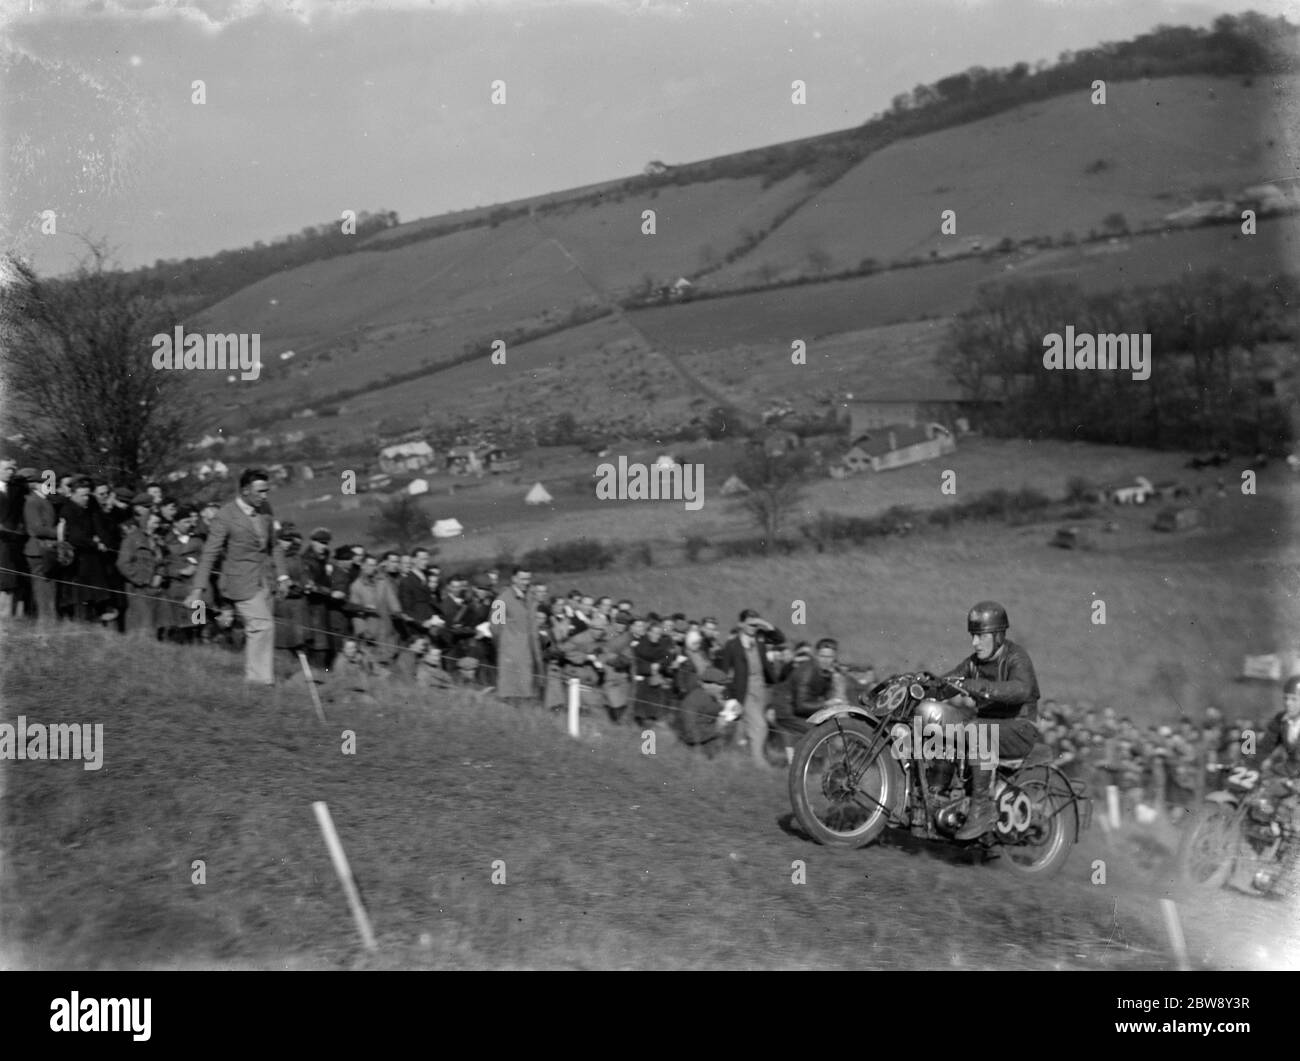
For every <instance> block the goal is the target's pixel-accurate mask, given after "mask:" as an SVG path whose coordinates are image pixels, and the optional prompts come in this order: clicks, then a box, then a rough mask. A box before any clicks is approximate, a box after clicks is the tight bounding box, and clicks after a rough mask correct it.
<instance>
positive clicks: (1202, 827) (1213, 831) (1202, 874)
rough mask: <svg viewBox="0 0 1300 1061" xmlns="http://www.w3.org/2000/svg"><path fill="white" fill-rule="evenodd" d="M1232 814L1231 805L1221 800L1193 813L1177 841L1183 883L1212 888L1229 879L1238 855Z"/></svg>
mask: <svg viewBox="0 0 1300 1061" xmlns="http://www.w3.org/2000/svg"><path fill="white" fill-rule="evenodd" d="M1233 816H1234V812H1233V811H1232V810H1231V809H1230V808H1228V807H1224V806H1223V805H1222V804H1219V803H1206V804H1204V805H1202V806H1201V807H1199V808H1197V809H1196V810H1195V811H1193V812H1192V816H1191V817H1190V818H1189V819H1188V820H1187V822H1186V823H1185V824H1184V826H1183V836H1182V839H1181V840H1180V841H1179V843H1178V876H1179V878H1180V879H1181V880H1182V882H1183V883H1184V884H1190V885H1192V886H1193V887H1195V888H1203V889H1205V890H1206V891H1211V890H1213V889H1216V888H1222V887H1223V886H1224V885H1225V884H1226V883H1227V882H1228V880H1229V878H1230V877H1231V876H1232V871H1233V869H1234V867H1235V866H1236V864H1237V857H1238V841H1239V838H1238V836H1237V834H1236V830H1235V829H1234V828H1233V825H1232V819H1233Z"/></svg>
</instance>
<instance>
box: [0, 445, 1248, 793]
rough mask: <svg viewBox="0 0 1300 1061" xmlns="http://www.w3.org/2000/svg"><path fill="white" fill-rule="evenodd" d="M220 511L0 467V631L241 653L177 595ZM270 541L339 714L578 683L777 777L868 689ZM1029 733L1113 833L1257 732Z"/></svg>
mask: <svg viewBox="0 0 1300 1061" xmlns="http://www.w3.org/2000/svg"><path fill="white" fill-rule="evenodd" d="M250 475H251V476H253V478H254V479H258V475H259V473H255V472H250V473H245V477H244V478H245V479H246V480H247V479H249V476H250ZM264 479H265V476H264V475H261V476H260V479H258V481H259V482H260V481H261V480H264ZM241 485H242V482H241ZM218 511H219V506H218V505H216V504H215V503H211V504H207V505H204V506H202V507H198V506H195V505H190V504H184V503H181V502H179V501H178V500H177V499H175V498H173V497H169V496H167V495H166V493H165V492H164V490H163V488H162V487H161V486H160V485H159V484H157V483H149V484H147V485H146V486H145V487H144V489H143V490H141V491H140V492H139V493H136V494H133V495H132V496H130V497H129V498H128V497H125V496H123V494H122V492H121V491H119V490H116V489H114V488H113V487H112V486H111V485H109V484H107V483H103V482H95V481H93V480H91V479H90V478H89V477H86V476H65V477H63V478H62V479H60V480H58V481H57V483H55V482H54V481H53V480H52V479H51V478H50V477H49V476H48V475H47V476H42V475H40V474H39V473H38V472H37V471H36V470H35V469H33V468H23V469H17V468H16V466H15V464H14V462H13V461H12V460H4V459H0V616H3V617H11V616H24V615H25V616H27V617H30V618H33V619H35V620H36V621H38V622H55V621H60V620H68V621H76V622H82V623H93V624H99V625H102V626H105V627H110V628H113V629H116V630H119V631H121V632H123V633H127V634H132V635H134V636H140V637H146V638H150V639H158V640H166V641H173V642H181V643H204V644H215V645H220V646H225V647H228V648H231V649H240V648H242V647H243V643H244V637H245V631H244V629H243V622H242V620H241V618H240V616H239V614H238V610H237V609H236V608H235V607H234V606H233V603H234V602H231V601H226V600H223V599H222V597H221V594H220V591H219V588H218V577H217V576H218V571H215V570H214V571H213V574H212V577H211V579H210V580H207V581H208V584H207V585H206V586H205V587H203V588H204V589H205V594H204V596H205V598H206V600H210V601H211V602H212V606H211V607H208V606H206V602H205V604H204V606H202V607H196V605H195V603H194V597H193V595H192V591H193V590H194V589H195V585H194V583H195V575H196V572H197V571H198V570H199V568H200V559H201V556H202V553H203V549H204V544H205V541H206V539H207V537H208V535H209V530H210V527H211V525H212V523H213V520H214V518H215V517H216V515H217V513H218ZM272 526H273V527H274V538H275V541H276V550H275V553H276V556H275V561H276V564H277V565H278V570H279V572H280V573H279V578H278V581H279V582H280V583H281V585H282V588H281V590H280V591H279V592H278V593H277V594H276V595H275V600H274V608H273V618H274V645H275V649H276V650H277V652H278V653H279V656H280V659H281V661H282V662H281V665H280V670H281V672H282V673H283V674H289V673H293V672H294V671H295V670H297V668H298V664H299V660H298V658H297V657H298V656H299V655H300V654H301V655H302V656H303V657H305V658H306V659H307V661H308V662H309V663H310V664H311V666H312V668H313V672H312V673H313V674H314V675H315V677H316V678H317V679H319V680H321V681H322V682H323V684H325V685H326V686H327V688H328V689H329V690H330V691H331V692H332V693H334V694H336V695H338V696H343V697H372V696H373V695H374V694H375V693H376V692H378V691H379V690H380V689H381V688H391V689H396V688H402V689H405V690H408V691H410V692H413V693H415V694H417V695H419V694H421V693H424V692H427V691H431V690H440V689H449V688H453V687H462V688H470V689H477V690H482V691H489V690H490V691H493V692H495V694H496V695H497V696H499V697H500V698H502V699H504V700H506V701H507V702H514V703H516V704H525V703H537V702H539V701H540V703H541V704H542V706H544V707H546V708H550V709H553V710H558V709H561V708H563V707H564V706H565V705H566V702H567V697H568V695H569V692H568V690H569V686H570V682H571V681H572V680H573V679H577V680H578V682H579V683H580V684H579V689H580V694H579V695H580V698H581V705H582V707H583V709H584V710H587V711H596V712H601V713H604V714H605V715H607V717H608V718H609V719H610V720H611V721H612V722H614V723H621V722H623V721H624V720H630V721H632V722H634V723H635V724H636V725H637V726H638V727H640V728H645V727H652V728H654V727H660V726H668V727H670V728H672V729H673V730H674V731H675V732H676V733H677V735H678V736H679V737H680V738H681V739H682V740H683V741H684V742H686V743H687V744H690V745H693V746H697V747H699V748H701V749H702V750H703V751H704V752H705V754H707V755H709V756H710V757H711V756H713V755H714V754H716V753H717V752H718V750H720V749H721V748H723V747H725V746H727V745H729V744H735V745H737V746H740V747H747V748H748V754H749V755H750V756H751V758H752V759H753V761H754V762H755V763H757V764H760V765H767V764H772V765H784V763H785V762H786V761H788V758H789V755H790V751H791V749H792V748H793V745H794V743H795V741H796V740H797V738H798V736H799V735H800V734H801V733H802V732H803V730H804V729H805V728H806V721H805V720H806V719H807V718H808V717H809V716H810V715H812V714H813V713H814V712H815V711H817V710H818V709H819V708H821V707H822V706H824V705H825V704H826V703H827V702H829V701H832V700H837V699H843V700H849V701H856V700H857V698H858V696H859V695H861V694H862V693H863V692H865V691H867V690H869V689H871V688H872V687H873V686H874V685H875V684H876V682H877V675H876V672H875V669H874V668H873V667H872V666H871V665H861V666H859V665H853V664H844V663H842V662H840V660H839V658H838V645H837V643H836V642H835V641H834V640H833V639H831V638H823V639H821V640H819V641H817V642H816V643H809V642H807V641H800V642H791V641H790V640H789V639H787V638H786V636H785V635H784V634H783V633H782V631H781V630H779V629H778V628H777V627H775V626H774V625H772V624H771V623H770V622H768V621H766V620H765V619H763V618H762V616H760V615H759V614H758V613H757V612H755V611H753V610H752V609H746V610H745V611H743V612H742V613H741V614H740V616H739V618H738V620H737V622H736V623H734V624H729V625H728V627H727V628H726V629H725V630H724V628H723V627H722V626H721V625H720V623H719V621H718V619H717V618H716V617H713V616H707V615H706V616H701V617H699V618H692V617H690V616H688V615H687V614H686V613H684V612H673V613H668V614H661V613H660V612H657V611H655V610H653V609H650V608H639V607H637V606H636V605H635V603H634V602H633V601H632V600H629V599H623V600H617V601H616V600H615V599H614V598H612V597H609V596H595V595H592V594H588V593H584V592H582V591H581V590H579V589H570V590H569V591H568V592H567V593H566V594H563V595H560V594H554V595H553V594H551V592H550V587H549V586H547V585H546V584H543V583H540V582H534V581H533V580H532V578H531V575H530V572H528V571H526V570H522V569H519V568H515V569H513V570H510V571H507V572H502V571H499V570H497V569H496V568H495V567H489V568H487V569H484V570H477V571H463V570H456V571H444V570H443V569H442V567H441V566H440V565H439V564H437V563H436V562H435V560H434V555H433V552H432V550H431V549H429V548H427V547H419V548H415V549H412V550H410V551H409V552H402V551H399V550H388V551H384V552H378V553H373V552H370V551H369V550H367V549H366V548H365V547H364V546H361V545H356V544H340V545H335V544H334V538H333V534H332V533H331V531H330V530H329V529H328V528H326V527H317V528H315V529H313V530H312V531H311V532H310V533H309V534H307V535H306V536H305V537H304V535H303V533H302V532H301V531H300V530H299V529H298V528H297V527H296V526H295V525H294V524H293V523H288V522H286V523H280V522H278V521H275V522H274V523H273V524H272ZM1038 726H1039V731H1040V735H1041V737H1042V739H1043V740H1044V741H1045V742H1046V744H1047V745H1048V746H1049V747H1050V748H1051V750H1052V752H1053V754H1054V756H1055V760H1056V762H1057V764H1058V765H1059V766H1061V768H1062V769H1063V770H1064V771H1065V772H1066V773H1067V774H1070V775H1071V776H1074V777H1078V778H1080V779H1082V780H1084V781H1087V782H1088V783H1089V785H1090V788H1091V790H1092V791H1093V792H1097V791H1101V790H1102V789H1104V788H1105V787H1106V786H1107V785H1115V786H1117V787H1118V788H1119V790H1120V792H1121V798H1122V802H1123V805H1124V808H1125V813H1126V815H1133V814H1136V813H1137V812H1138V808H1139V806H1142V805H1146V806H1152V805H1153V804H1154V803H1156V802H1164V803H1166V804H1167V805H1169V806H1171V807H1179V806H1182V807H1187V806H1190V805H1192V803H1193V802H1194V800H1195V799H1197V798H1199V795H1200V794H1201V793H1202V792H1204V791H1205V790H1207V789H1212V788H1216V787H1219V785H1220V784H1221V782H1222V780H1223V778H1224V775H1225V774H1226V772H1227V771H1229V770H1231V769H1233V768H1234V767H1236V766H1238V765H1239V764H1240V761H1241V759H1242V754H1241V737H1242V734H1243V732H1244V731H1246V730H1247V729H1251V728H1257V727H1253V724H1252V723H1251V722H1250V720H1248V719H1244V718H1242V719H1236V720H1235V721H1234V722H1232V723H1229V722H1228V721H1227V720H1225V719H1224V718H1223V717H1222V715H1221V714H1220V713H1219V712H1218V711H1217V710H1215V709H1213V708H1212V709H1210V711H1209V712H1208V713H1207V716H1206V718H1205V720H1204V721H1203V722H1202V723H1200V724H1197V723H1193V722H1191V721H1186V720H1184V721H1182V722H1180V723H1178V724H1176V725H1155V724H1151V725H1145V726H1140V725H1139V724H1138V723H1136V722H1134V721H1133V720H1132V719H1130V718H1127V717H1118V716H1117V714H1116V712H1115V710H1114V709H1113V708H1109V707H1108V708H1105V709H1103V710H1101V711H1100V712H1099V711H1097V710H1094V709H1093V708H1092V707H1090V706H1088V705H1086V704H1085V705H1079V706H1078V707H1077V708H1073V707H1071V706H1070V705H1067V704H1057V703H1056V702H1055V701H1052V700H1045V701H1043V702H1042V704H1041V705H1040V708H1039V720H1038Z"/></svg>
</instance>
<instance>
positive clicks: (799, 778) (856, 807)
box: [789, 717, 903, 847]
mask: <svg viewBox="0 0 1300 1061" xmlns="http://www.w3.org/2000/svg"><path fill="white" fill-rule="evenodd" d="M837 721H838V725H837ZM841 732H842V734H843V735H842V736H841ZM875 740H876V730H875V728H874V727H872V726H870V725H868V724H867V723H866V722H864V721H862V720H860V719H856V718H843V717H841V718H839V719H838V720H836V719H831V720H829V721H827V722H823V723H822V724H821V725H820V726H817V727H816V728H815V729H812V730H809V731H808V732H807V733H806V734H804V736H803V739H802V740H800V741H799V745H798V747H797V748H796V749H795V753H794V761H793V762H792V763H791V764H790V775H789V787H790V805H791V807H792V808H793V809H794V814H795V817H796V818H797V819H798V821H799V824H800V825H802V826H803V828H804V829H805V830H806V831H807V832H808V834H809V835H810V836H812V837H813V838H814V839H815V840H816V841H817V842H818V843H820V844H825V845H827V846H828V847H865V846H866V845H867V844H869V843H871V842H872V841H873V840H875V839H876V838H877V837H878V836H879V835H880V834H881V832H882V831H884V828H885V826H886V825H888V824H889V817H890V815H889V810H888V808H890V807H892V806H893V805H894V803H895V802H896V801H898V800H899V799H900V798H901V796H902V792H903V770H902V767H900V766H899V765H898V760H897V759H895V758H894V756H893V753H892V752H891V750H890V746H889V743H888V741H884V742H883V743H881V746H880V747H879V749H878V750H877V753H876V756H875V758H874V759H873V760H872V761H871V762H870V764H868V765H865V766H864V764H863V763H862V762H861V759H862V756H863V755H864V754H865V753H866V751H867V749H868V748H869V747H870V746H871V744H872V743H873V742H874V741H875ZM859 771H860V772H861V777H860V778H858V780H857V784H856V786H851V785H850V784H849V782H850V781H851V780H852V775H853V774H855V773H858V772H859Z"/></svg>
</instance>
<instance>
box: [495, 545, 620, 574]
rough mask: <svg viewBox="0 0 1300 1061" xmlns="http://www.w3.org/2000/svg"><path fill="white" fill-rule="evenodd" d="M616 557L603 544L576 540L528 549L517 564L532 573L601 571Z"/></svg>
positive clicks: (611, 550) (613, 552) (612, 551)
mask: <svg viewBox="0 0 1300 1061" xmlns="http://www.w3.org/2000/svg"><path fill="white" fill-rule="evenodd" d="M616 555H617V554H616V553H615V551H614V550H613V549H611V548H610V547H609V546H608V545H606V544H605V543H604V542H600V541H595V540H593V539H589V538H578V539H576V540H575V541H567V542H555V543H553V544H551V545H544V546H542V547H541V548H538V549H529V550H528V552H526V553H524V555H523V557H522V559H521V560H520V561H519V562H520V563H521V564H522V565H523V566H524V567H526V568H528V570H530V571H533V572H558V571H587V570H590V569H592V568H596V569H597V570H603V569H604V568H606V567H608V566H609V565H610V564H612V563H613V562H614V559H615V557H616Z"/></svg>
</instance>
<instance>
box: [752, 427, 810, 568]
mask: <svg viewBox="0 0 1300 1061" xmlns="http://www.w3.org/2000/svg"><path fill="white" fill-rule="evenodd" d="M811 463H812V457H811V454H809V452H808V451H807V450H801V449H797V450H792V451H790V452H788V453H784V454H782V455H780V456H774V455H772V454H770V453H768V452H767V450H766V449H764V448H763V446H761V445H754V446H752V447H751V448H750V450H749V452H747V453H746V454H745V456H744V457H743V458H741V460H740V462H739V463H738V464H737V465H736V469H735V472H736V475H738V476H739V477H740V479H741V481H742V482H744V483H745V485H746V486H748V487H749V493H747V494H745V495H744V497H742V498H740V499H739V500H738V501H737V502H736V509H737V511H742V512H745V513H747V514H748V515H749V517H750V519H751V520H752V521H753V523H754V526H755V527H756V528H757V529H758V531H759V532H760V533H761V534H762V535H763V549H764V551H767V550H769V549H771V548H772V544H773V543H774V542H775V541H776V540H777V539H778V538H779V537H780V534H781V531H782V530H783V529H784V527H785V525H786V523H787V522H788V521H789V519H790V517H791V515H793V514H794V512H795V511H796V510H797V509H798V508H799V506H800V504H801V503H802V501H803V499H804V493H805V491H806V489H807V485H806V483H807V473H808V466H809V465H810V464H811Z"/></svg>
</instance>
